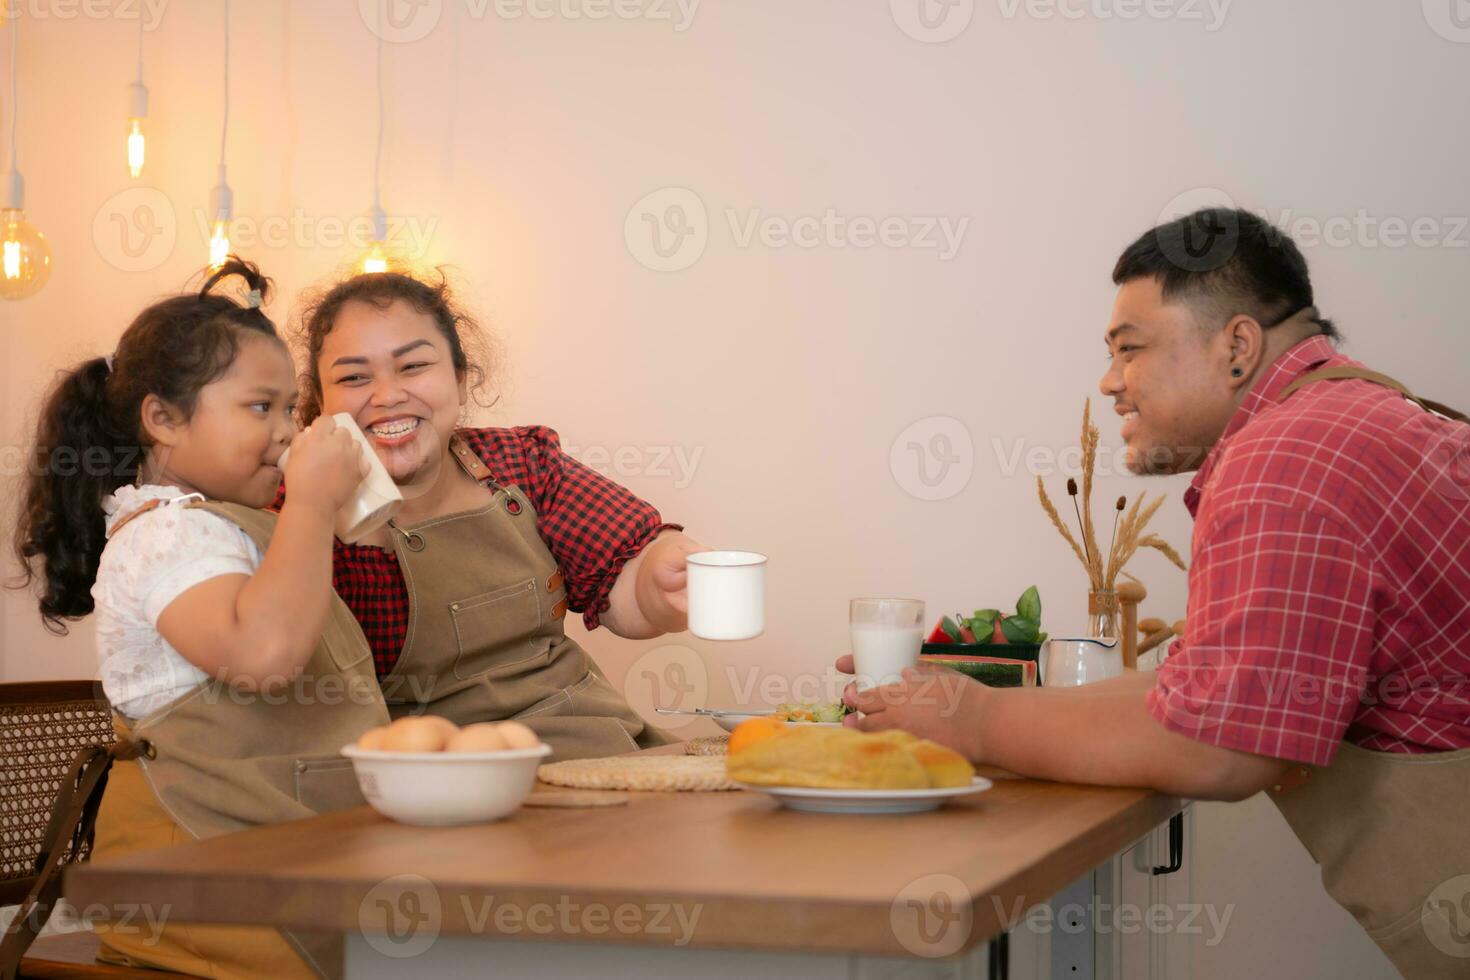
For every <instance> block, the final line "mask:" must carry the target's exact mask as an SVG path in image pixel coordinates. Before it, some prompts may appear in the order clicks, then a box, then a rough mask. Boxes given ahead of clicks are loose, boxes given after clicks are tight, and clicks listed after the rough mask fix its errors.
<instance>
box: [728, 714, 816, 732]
mask: <svg viewBox="0 0 1470 980" xmlns="http://www.w3.org/2000/svg"><path fill="white" fill-rule="evenodd" d="M769 716H770V712H767V713H766V714H750V715H744V714H735V713H734V712H731V713H729V714H724V715H715V716H713V720H714V723H715V724H716V725H719V726H720V727H721V728H723V729H724V730H725V731H727V732H733V731H734V730H735V729H736V728H738V727H740V723H741V722H745V721H749V720H750V719H752V718H766V717H769ZM786 724H788V725H809V726H811V727H812V728H841V727H842V722H840V721H788V722H787V723H786Z"/></svg>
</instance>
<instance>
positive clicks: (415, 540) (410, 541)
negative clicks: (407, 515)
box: [388, 520, 428, 551]
mask: <svg viewBox="0 0 1470 980" xmlns="http://www.w3.org/2000/svg"><path fill="white" fill-rule="evenodd" d="M388 527H389V528H391V529H392V530H394V531H397V532H398V533H399V534H401V535H402V536H403V546H404V547H405V548H407V549H408V550H409V551H423V550H424V548H426V547H428V542H426V541H425V540H424V536H423V535H422V534H420V533H419V532H417V531H405V530H404V529H403V528H401V527H399V526H398V524H397V523H396V522H394V521H391V520H390V521H389V522H388Z"/></svg>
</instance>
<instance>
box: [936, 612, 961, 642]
mask: <svg viewBox="0 0 1470 980" xmlns="http://www.w3.org/2000/svg"><path fill="white" fill-rule="evenodd" d="M939 628H940V629H942V630H944V635H945V636H947V637H949V638H950V639H951V640H953V641H954V642H956V643H958V642H960V626H959V624H958V623H956V622H955V621H954V620H952V619H950V618H949V617H948V616H945V617H944V618H943V619H941V620H940V621H939Z"/></svg>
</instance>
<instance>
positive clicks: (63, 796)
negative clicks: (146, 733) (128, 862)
mask: <svg viewBox="0 0 1470 980" xmlns="http://www.w3.org/2000/svg"><path fill="white" fill-rule="evenodd" d="M145 751H146V750H145V749H144V748H143V746H141V745H140V744H139V743H137V742H132V741H118V742H115V743H113V744H112V745H100V744H99V745H89V746H87V747H86V748H84V749H82V750H81V751H80V752H78V753H77V757H76V760H75V761H74V762H73V763H72V766H71V770H70V772H68V773H67V775H66V778H65V779H63V780H62V781H61V786H60V787H59V788H58V789H57V791H56V801H55V803H53V804H52V806H51V819H50V820H49V821H47V823H46V832H45V833H44V834H43V835H42V838H41V852H40V854H38V855H37V856H36V881H35V884H33V885H32V886H31V890H30V892H29V893H28V894H27V895H26V898H25V901H24V902H22V903H21V904H20V907H19V908H18V909H16V912H15V918H14V919H13V920H11V923H10V928H9V929H8V930H6V936H5V939H4V941H3V942H0V980H16V978H17V977H18V976H19V973H20V961H21V958H22V957H23V956H25V954H26V950H28V949H30V947H31V943H33V942H35V941H36V937H37V936H38V935H40V933H41V930H42V929H43V928H44V927H45V925H46V921H47V920H48V919H50V918H51V913H52V912H53V911H54V910H55V908H56V902H57V900H58V899H60V898H61V871H62V869H63V868H64V867H65V862H66V858H67V855H68V854H70V855H73V856H75V855H79V854H82V853H83V852H84V851H87V850H89V849H90V848H91V846H92V838H93V834H94V832H95V829H96V823H97V809H98V807H99V806H101V805H102V794H103V792H104V791H105V790H106V789H107V773H108V770H110V769H111V768H112V763H113V761H114V760H117V759H135V758H137V757H138V756H139V755H142V754H144V752H145Z"/></svg>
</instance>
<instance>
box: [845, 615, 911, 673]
mask: <svg viewBox="0 0 1470 980" xmlns="http://www.w3.org/2000/svg"><path fill="white" fill-rule="evenodd" d="M848 623H849V625H850V626H851V629H852V660H853V672H854V673H855V674H856V675H857V686H858V690H860V691H865V690H867V689H868V688H870V687H879V686H881V685H883V684H896V683H897V682H899V681H901V680H903V669H904V668H905V667H912V666H913V665H914V664H917V663H918V662H919V650H920V648H921V647H923V645H924V603H923V601H922V600H919V599H854V600H852V603H851V604H850V606H849V611H848Z"/></svg>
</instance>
